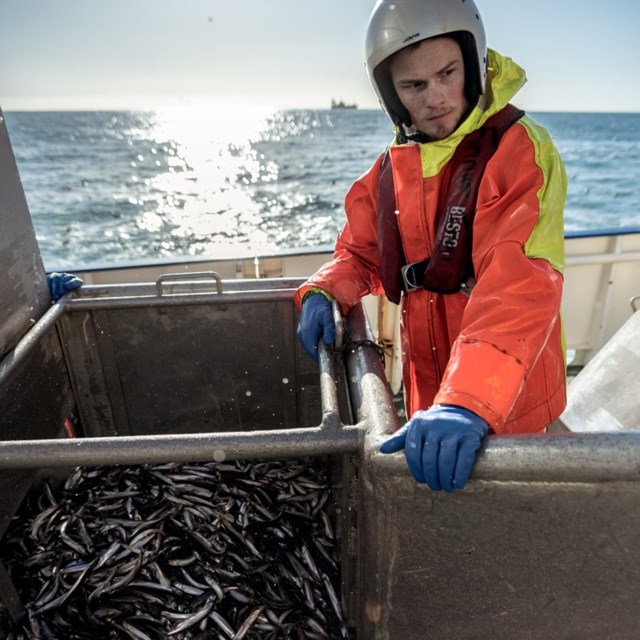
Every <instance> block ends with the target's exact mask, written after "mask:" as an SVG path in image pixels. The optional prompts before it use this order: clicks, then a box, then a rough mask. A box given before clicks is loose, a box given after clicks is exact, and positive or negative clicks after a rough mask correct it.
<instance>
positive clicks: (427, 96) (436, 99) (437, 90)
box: [423, 84, 445, 106]
mask: <svg viewBox="0 0 640 640" xmlns="http://www.w3.org/2000/svg"><path fill="white" fill-rule="evenodd" d="M444 96H445V92H444V90H443V88H442V87H440V86H438V85H433V84H431V85H429V86H428V87H427V88H426V89H425V91H424V93H423V98H424V103H425V105H427V106H436V105H438V104H441V103H442V102H443V100H444Z"/></svg>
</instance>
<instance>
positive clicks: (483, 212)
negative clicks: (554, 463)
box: [296, 51, 566, 433]
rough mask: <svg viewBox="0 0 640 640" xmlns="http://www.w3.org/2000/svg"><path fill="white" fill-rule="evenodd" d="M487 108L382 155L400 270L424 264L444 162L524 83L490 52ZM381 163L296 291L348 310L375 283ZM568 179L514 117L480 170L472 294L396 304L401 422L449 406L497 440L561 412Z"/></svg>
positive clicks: (543, 135) (539, 133) (544, 138)
mask: <svg viewBox="0 0 640 640" xmlns="http://www.w3.org/2000/svg"><path fill="white" fill-rule="evenodd" d="M489 71H490V73H489V78H490V82H491V89H490V90H489V91H487V93H486V94H485V96H483V100H488V98H487V97H486V96H487V95H488V96H492V100H491V102H490V104H486V103H484V102H482V101H481V103H480V104H479V105H478V106H477V107H476V108H475V109H474V110H473V111H472V113H471V114H470V115H469V117H468V118H467V119H466V120H465V122H464V123H462V124H461V125H460V127H459V128H458V129H457V130H456V131H455V132H454V133H453V134H452V135H451V136H449V137H448V138H446V139H444V140H439V141H434V142H430V143H426V144H413V143H409V144H404V145H397V146H394V147H392V148H391V158H392V165H393V177H394V182H395V190H396V202H397V207H398V211H399V213H398V223H399V227H400V234H401V236H402V243H403V248H404V253H405V256H406V258H407V261H408V262H418V261H420V260H424V259H425V258H427V257H428V256H429V255H430V252H431V250H432V247H433V244H434V240H435V234H436V229H437V220H436V207H437V203H438V201H439V198H440V190H441V186H442V183H443V176H445V175H446V172H447V163H448V161H449V160H450V159H451V156H452V155H453V152H454V151H455V148H456V147H457V145H458V143H459V142H460V140H461V139H462V137H463V136H464V135H465V134H466V133H469V132H470V131H472V130H474V129H476V128H477V127H480V126H482V124H483V123H484V122H485V121H486V120H487V119H488V118H489V117H490V116H491V115H493V114H494V113H496V112H497V111H499V110H500V109H501V108H502V107H504V106H505V105H506V104H507V102H509V100H510V99H511V97H512V96H513V94H514V93H515V92H516V91H517V90H518V89H519V88H520V87H521V86H522V84H524V82H525V77H524V72H523V71H522V70H521V69H520V67H518V66H517V65H516V64H515V63H514V62H513V61H511V60H510V59H508V58H504V57H502V56H500V55H499V54H497V53H495V52H493V51H490V52H489ZM380 162H381V158H378V160H377V161H376V162H375V164H374V165H373V167H372V168H371V169H370V170H369V171H368V172H367V173H366V174H365V175H364V176H362V177H361V178H360V179H358V180H357V181H356V182H355V183H354V185H353V186H352V188H351V189H350V190H349V193H348V194H347V197H346V215H347V222H346V224H345V227H344V229H343V230H342V232H341V233H340V234H339V236H338V239H337V241H336V246H335V252H334V259H333V260H332V261H331V262H329V263H327V264H326V265H324V266H323V267H321V269H320V270H319V271H318V272H316V274H314V275H313V276H312V277H311V278H310V279H309V280H308V281H307V282H306V283H305V284H304V285H303V286H302V287H301V288H300V289H299V290H298V292H297V294H296V301H297V303H298V304H300V300H301V298H302V296H303V295H304V293H305V292H306V291H307V290H308V289H309V288H310V287H320V288H322V289H324V290H326V291H328V292H329V293H331V294H332V295H333V296H334V297H335V298H336V299H337V300H338V302H339V303H340V305H341V307H342V310H343V311H344V312H345V313H346V312H347V311H348V310H349V308H351V307H352V306H353V305H354V304H356V303H357V301H358V300H359V299H360V298H361V297H362V296H363V295H366V294H368V293H373V294H376V295H382V294H383V293H384V291H383V289H382V285H381V282H380V276H379V261H380V256H379V249H378V238H377V204H376V198H377V195H376V194H377V187H378V175H379V172H380ZM565 195H566V174H565V170H564V166H563V164H562V160H561V159H560V157H559V155H558V153H557V151H556V148H555V146H554V144H553V141H552V140H551V137H550V136H549V134H548V133H547V131H546V130H545V129H544V128H542V127H541V126H540V125H538V124H537V123H536V122H534V121H533V120H532V119H531V118H530V117H528V116H524V117H523V118H522V119H521V120H519V121H518V123H516V124H515V125H513V126H512V127H511V128H510V129H509V130H508V131H507V132H506V133H505V135H504V136H503V138H502V140H501V142H500V145H499V147H498V150H497V151H496V153H495V155H494V156H493V157H492V158H491V160H490V161H489V163H488V164H487V167H486V169H485V172H484V175H483V178H482V181H481V183H480V189H479V193H478V201H477V206H476V216H475V221H474V225H473V253H472V258H473V264H474V269H475V276H476V280H477V282H476V284H475V287H474V288H473V290H472V291H471V294H470V295H465V294H464V293H456V294H451V295H442V294H435V293H432V292H429V291H427V290H425V289H419V290H417V291H413V292H410V293H408V294H407V293H404V294H403V296H402V301H401V308H402V313H401V340H402V362H403V384H404V391H405V401H406V406H407V412H408V415H412V414H413V413H414V412H415V411H416V410H418V409H427V408H428V407H430V406H431V405H432V404H454V405H459V406H461V407H465V408H467V409H469V410H471V411H473V412H475V413H476V414H478V415H479V416H481V417H482V418H484V419H485V420H486V421H487V422H488V424H489V426H490V427H491V429H492V430H493V431H494V432H496V433H533V432H538V431H541V430H543V429H544V428H545V427H546V426H547V425H548V424H549V423H550V422H552V421H553V420H554V419H555V418H556V417H558V416H559V415H560V413H561V412H562V410H563V408H564V406H565V403H566V389H565V360H564V340H563V332H562V325H561V320H560V301H561V295H562V282H563V278H562V270H563V268H564V228H563V219H562V215H563V207H564V200H565Z"/></svg>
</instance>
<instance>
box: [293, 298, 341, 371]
mask: <svg viewBox="0 0 640 640" xmlns="http://www.w3.org/2000/svg"><path fill="white" fill-rule="evenodd" d="M321 337H322V340H323V341H324V343H325V344H327V345H329V344H333V343H334V342H335V341H336V325H335V323H334V321H333V310H332V309H331V303H330V302H329V300H327V298H326V297H325V296H323V295H322V294H321V293H310V294H309V295H307V296H305V298H304V302H303V303H302V309H301V311H300V321H299V322H298V340H300V344H301V345H302V348H303V349H304V350H305V351H306V352H307V353H308V354H309V355H310V356H311V357H312V358H313V359H314V360H315V361H316V362H318V360H319V358H318V342H319V341H320V338H321Z"/></svg>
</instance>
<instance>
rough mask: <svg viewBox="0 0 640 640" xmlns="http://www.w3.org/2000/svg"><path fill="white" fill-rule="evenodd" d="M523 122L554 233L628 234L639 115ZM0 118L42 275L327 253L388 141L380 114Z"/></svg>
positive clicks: (194, 110) (638, 220)
mask: <svg viewBox="0 0 640 640" xmlns="http://www.w3.org/2000/svg"><path fill="white" fill-rule="evenodd" d="M530 115H532V116H533V117H534V118H535V119H536V120H538V121H539V122H540V123H541V124H543V125H544V126H546V127H547V129H548V130H549V131H550V133H551V135H552V136H553V138H554V140H555V143H556V145H557V147H558V149H559V150H560V153H561V155H562V157H563V159H564V162H565V165H566V168H567V174H568V178H569V189H568V198H567V204H566V208H565V226H566V230H567V232H568V233H571V232H580V231H593V230H597V229H612V228H613V229H619V228H623V227H634V228H636V227H640V113H624V114H623V113H546V112H545V113H531V114H530ZM4 116H5V119H6V123H7V128H8V131H9V137H10V139H11V142H12V145H13V149H14V153H15V156H16V160H17V164H18V168H19V172H20V175H21V178H22V183H23V186H24V190H25V194H26V199H27V203H28V206H29V209H30V212H31V216H32V219H33V224H34V227H35V231H36V236H37V239H38V243H39V246H40V250H41V254H42V258H43V261H44V264H45V268H47V269H48V270H54V269H55V270H70V269H73V268H81V267H86V266H109V265H116V264H120V263H128V262H144V261H155V260H158V259H182V258H197V257H203V258H204V257H214V258H220V257H233V256H239V255H241V256H251V255H264V254H266V253H271V252H278V251H283V250H286V251H288V250H296V249H302V250H304V249H307V248H310V247H318V246H325V245H329V246H330V245H332V244H333V242H334V240H335V237H336V234H337V233H338V232H339V230H340V229H341V227H342V225H343V223H344V209H343V203H344V196H345V194H346V192H347V190H348V188H349V187H350V185H351V184H352V182H353V181H354V180H355V179H357V178H358V177H359V176H360V175H361V174H362V173H364V172H365V171H366V170H367V169H368V168H369V167H370V166H371V164H372V163H373V162H374V160H375V158H376V157H377V156H378V154H379V153H380V152H381V151H382V150H383V149H384V148H385V146H386V145H387V144H388V143H389V142H390V140H391V138H392V130H391V127H390V124H389V121H388V119H387V117H386V116H385V114H384V113H383V112H382V111H380V110H362V109H327V110H273V109H268V108H262V107H252V106H244V107H233V108H232V107H202V106H188V107H176V108H168V109H159V110H155V111H78V112H70V111H56V112H38V111H28V112H27V111H25V112H18V111H15V112H13V111H9V112H6V113H5V114H4Z"/></svg>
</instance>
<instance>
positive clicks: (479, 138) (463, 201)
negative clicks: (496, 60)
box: [378, 104, 524, 304]
mask: <svg viewBox="0 0 640 640" xmlns="http://www.w3.org/2000/svg"><path fill="white" fill-rule="evenodd" d="M523 115H524V111H521V110H520V109H518V108H516V107H514V106H513V105H511V104H509V105H507V106H506V107H504V108H503V109H502V110H501V111H499V112H498V113H496V114H495V115H493V116H492V117H491V118H489V120H487V122H486V123H485V124H484V125H483V126H482V127H480V129H477V130H476V131H473V132H472V133H470V134H468V135H467V136H465V138H464V140H462V142H461V143H460V144H459V145H458V148H457V149H456V151H455V153H454V155H453V157H452V158H451V160H450V163H449V165H450V171H449V180H448V182H447V183H446V184H445V185H443V188H442V192H441V199H440V204H439V206H438V227H437V232H436V239H435V245H434V249H433V252H432V255H431V256H429V257H428V258H426V259H425V260H421V261H419V262H414V263H411V264H406V258H405V255H404V250H403V247H402V239H401V236H400V229H399V226H398V219H397V218H398V211H397V203H396V200H395V189H394V184H393V174H392V170H391V156H390V153H389V149H387V150H386V152H385V155H384V157H383V161H382V167H381V171H380V177H379V179H378V240H379V246H380V276H381V280H382V285H383V287H384V290H385V293H386V295H387V298H389V300H391V302H395V303H396V304H397V303H398V302H399V301H400V295H401V292H402V291H405V292H410V291H415V290H416V289H421V288H424V289H427V290H428V291H433V292H435V293H442V294H450V293H457V292H458V291H460V290H461V289H462V290H463V291H465V292H468V290H469V288H470V286H469V283H470V282H472V281H473V279H474V270H473V262H472V260H471V253H472V244H473V221H474V217H475V213H476V200H477V196H478V190H479V187H480V181H481V180H482V176H483V174H484V170H485V167H486V165H487V162H488V161H489V160H490V159H491V156H492V155H493V154H494V153H495V151H496V149H497V148H498V145H499V143H500V140H501V138H502V136H503V134H504V133H505V132H506V131H507V129H509V127H510V126H511V125H512V124H514V123H515V122H516V121H517V120H519V119H520V118H521V117H522V116H523Z"/></svg>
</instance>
